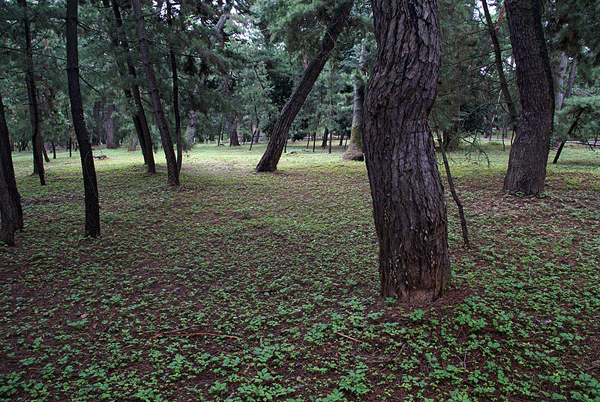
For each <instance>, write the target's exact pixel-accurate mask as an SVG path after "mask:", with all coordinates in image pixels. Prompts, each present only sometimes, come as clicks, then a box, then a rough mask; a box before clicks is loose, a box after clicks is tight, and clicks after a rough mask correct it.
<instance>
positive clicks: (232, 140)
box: [228, 118, 240, 147]
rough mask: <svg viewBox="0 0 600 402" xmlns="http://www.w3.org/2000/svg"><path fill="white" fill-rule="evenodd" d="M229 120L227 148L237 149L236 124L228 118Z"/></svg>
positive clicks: (238, 140) (238, 144) (238, 142)
mask: <svg viewBox="0 0 600 402" xmlns="http://www.w3.org/2000/svg"><path fill="white" fill-rule="evenodd" d="M230 119H231V121H230V122H229V123H228V125H229V146H230V147H239V146H240V139H239V137H238V129H237V123H236V122H235V119H233V118H230ZM228 120H229V119H228Z"/></svg>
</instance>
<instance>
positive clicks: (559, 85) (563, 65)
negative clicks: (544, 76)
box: [556, 53, 569, 110]
mask: <svg viewBox="0 0 600 402" xmlns="http://www.w3.org/2000/svg"><path fill="white" fill-rule="evenodd" d="M568 63H569V59H568V58H567V55H566V54H564V53H561V55H560V66H559V68H558V71H557V72H556V110H562V108H563V102H564V100H565V91H564V90H563V84H564V82H565V74H566V73H567V65H568Z"/></svg>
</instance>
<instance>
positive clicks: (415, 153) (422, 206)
mask: <svg viewBox="0 0 600 402" xmlns="http://www.w3.org/2000/svg"><path fill="white" fill-rule="evenodd" d="M371 3H372V7H373V18H374V23H375V38H376V40H377V58H376V61H375V67H374V68H373V72H372V75H371V78H370V80H369V82H368V85H367V89H366V94H365V115H364V118H365V120H364V150H365V158H366V162H367V170H368V173H369V181H370V185H371V196H372V198H373V215H374V218H375V228H376V230H377V235H378V238H379V273H380V278H381V295H382V296H383V297H395V298H399V299H401V300H405V301H408V300H419V301H426V302H431V301H432V300H435V299H437V298H439V297H440V296H441V295H442V293H443V291H444V288H445V287H446V286H447V285H448V284H449V281H450V263H449V258H448V234H447V225H446V222H447V218H446V204H445V200H444V189H443V187H442V182H441V178H440V173H439V171H438V167H437V159H436V156H435V151H434V144H433V138H432V136H431V134H430V132H429V121H428V119H429V112H430V111H431V108H432V106H433V103H434V101H435V97H436V91H437V80H438V74H439V68H440V53H441V52H440V43H439V22H438V13H437V7H436V1H435V0H423V1H419V2H415V1H410V0H399V1H392V2H390V1H387V0H372V2H371Z"/></svg>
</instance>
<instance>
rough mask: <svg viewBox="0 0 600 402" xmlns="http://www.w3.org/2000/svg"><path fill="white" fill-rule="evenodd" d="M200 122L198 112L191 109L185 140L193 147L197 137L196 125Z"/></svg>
mask: <svg viewBox="0 0 600 402" xmlns="http://www.w3.org/2000/svg"><path fill="white" fill-rule="evenodd" d="M197 124H198V118H197V112H196V111H195V110H191V111H190V115H189V120H188V126H187V128H186V130H185V141H186V143H187V144H188V147H189V148H191V147H192V145H193V144H194V140H195V138H196V126H197Z"/></svg>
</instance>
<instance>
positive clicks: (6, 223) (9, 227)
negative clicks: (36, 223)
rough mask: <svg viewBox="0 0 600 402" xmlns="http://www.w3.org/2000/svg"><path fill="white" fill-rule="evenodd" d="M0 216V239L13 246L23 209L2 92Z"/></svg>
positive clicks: (0, 105) (0, 98) (21, 224)
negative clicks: (0, 220)
mask: <svg viewBox="0 0 600 402" xmlns="http://www.w3.org/2000/svg"><path fill="white" fill-rule="evenodd" d="M0 216H1V217H2V226H1V227H0V241H2V242H3V243H5V244H6V245H8V246H14V245H15V231H16V230H18V229H23V210H22V209H21V196H20V195H19V191H18V190H17V182H16V181H15V170H14V166H13V161H12V156H11V146H10V137H9V134H8V126H7V124H6V116H5V115H4V103H3V102H2V94H0Z"/></svg>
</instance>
